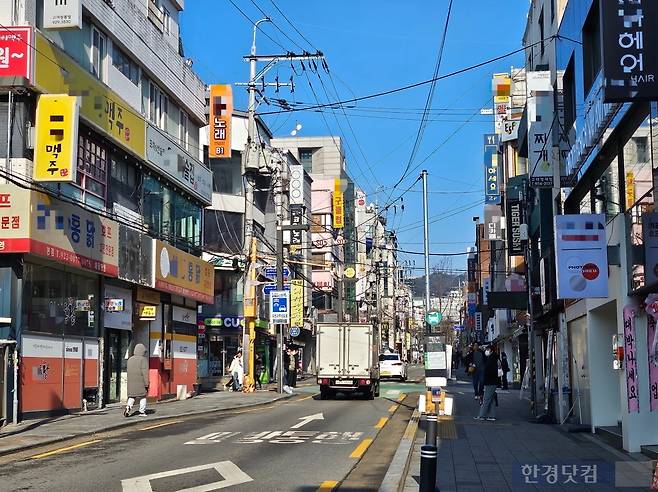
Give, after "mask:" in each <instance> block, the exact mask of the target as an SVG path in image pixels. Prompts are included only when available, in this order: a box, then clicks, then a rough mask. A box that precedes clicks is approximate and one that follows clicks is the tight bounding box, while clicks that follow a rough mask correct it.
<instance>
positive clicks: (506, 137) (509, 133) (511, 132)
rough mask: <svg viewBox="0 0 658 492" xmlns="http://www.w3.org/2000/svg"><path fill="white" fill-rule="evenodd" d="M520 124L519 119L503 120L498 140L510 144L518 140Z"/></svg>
mask: <svg viewBox="0 0 658 492" xmlns="http://www.w3.org/2000/svg"><path fill="white" fill-rule="evenodd" d="M520 123H521V118H516V119H509V118H503V120H502V122H501V133H500V140H501V142H510V141H512V140H516V139H517V138H519V124H520Z"/></svg>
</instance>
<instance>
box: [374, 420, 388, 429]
mask: <svg viewBox="0 0 658 492" xmlns="http://www.w3.org/2000/svg"><path fill="white" fill-rule="evenodd" d="M386 422H388V417H382V418H381V419H379V422H377V423H376V424H375V429H381V428H382V427H384V426H385V425H386Z"/></svg>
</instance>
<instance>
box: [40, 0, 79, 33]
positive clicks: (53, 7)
mask: <svg viewBox="0 0 658 492" xmlns="http://www.w3.org/2000/svg"><path fill="white" fill-rule="evenodd" d="M70 27H77V28H80V27H82V0H44V2H43V28H44V29H66V28H70Z"/></svg>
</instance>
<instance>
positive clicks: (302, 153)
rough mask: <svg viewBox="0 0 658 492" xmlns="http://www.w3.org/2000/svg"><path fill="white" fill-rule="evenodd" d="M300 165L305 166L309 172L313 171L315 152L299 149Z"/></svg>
mask: <svg viewBox="0 0 658 492" xmlns="http://www.w3.org/2000/svg"><path fill="white" fill-rule="evenodd" d="M299 163H300V164H301V165H302V166H304V169H305V170H306V171H308V172H312V171H313V150H312V149H299Z"/></svg>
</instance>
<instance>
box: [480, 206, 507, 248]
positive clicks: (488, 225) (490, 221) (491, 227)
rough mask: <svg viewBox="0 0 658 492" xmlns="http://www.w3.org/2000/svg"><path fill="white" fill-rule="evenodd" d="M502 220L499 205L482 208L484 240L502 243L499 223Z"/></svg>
mask: <svg viewBox="0 0 658 492" xmlns="http://www.w3.org/2000/svg"><path fill="white" fill-rule="evenodd" d="M502 220H503V217H502V211H501V210H500V206H499V205H485V206H484V223H485V234H486V236H485V237H486V239H488V240H490V241H502V240H503V231H502V226H501V222H502Z"/></svg>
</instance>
